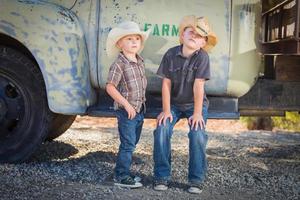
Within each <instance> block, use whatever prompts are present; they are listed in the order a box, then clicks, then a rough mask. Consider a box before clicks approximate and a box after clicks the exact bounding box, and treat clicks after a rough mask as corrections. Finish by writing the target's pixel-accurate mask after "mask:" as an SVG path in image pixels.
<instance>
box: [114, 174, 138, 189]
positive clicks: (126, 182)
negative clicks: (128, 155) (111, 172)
mask: <svg viewBox="0 0 300 200" xmlns="http://www.w3.org/2000/svg"><path fill="white" fill-rule="evenodd" d="M114 185H116V186H120V187H126V188H139V187H143V184H141V183H140V182H136V181H135V180H134V179H133V178H132V177H130V176H128V177H126V178H124V179H122V180H121V181H115V183H114Z"/></svg>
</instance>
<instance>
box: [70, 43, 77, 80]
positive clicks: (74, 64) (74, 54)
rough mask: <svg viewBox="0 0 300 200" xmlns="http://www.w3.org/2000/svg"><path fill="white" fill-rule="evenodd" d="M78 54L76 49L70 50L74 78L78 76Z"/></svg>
mask: <svg viewBox="0 0 300 200" xmlns="http://www.w3.org/2000/svg"><path fill="white" fill-rule="evenodd" d="M78 54H79V52H78V51H77V49H74V48H70V49H69V55H70V58H71V63H72V70H71V74H72V76H73V77H76V75H77V56H78Z"/></svg>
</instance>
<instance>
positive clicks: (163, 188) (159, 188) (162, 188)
mask: <svg viewBox="0 0 300 200" xmlns="http://www.w3.org/2000/svg"><path fill="white" fill-rule="evenodd" d="M168 188H169V187H168V186H165V185H158V186H155V187H154V188H153V189H154V190H156V191H166V190H167V189H168Z"/></svg>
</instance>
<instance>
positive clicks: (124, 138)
mask: <svg viewBox="0 0 300 200" xmlns="http://www.w3.org/2000/svg"><path fill="white" fill-rule="evenodd" d="M117 118H118V129H119V136H120V146H119V152H118V156H117V161H116V167H115V178H116V179H117V180H119V181H120V180H122V179H124V178H126V177H129V176H130V166H131V162H132V153H133V151H134V150H135V146H136V142H137V141H136V140H137V137H136V125H137V123H138V120H137V118H138V117H137V116H136V117H135V118H134V119H132V120H130V119H128V116H127V112H126V111H125V110H118V111H117Z"/></svg>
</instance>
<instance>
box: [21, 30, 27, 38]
mask: <svg viewBox="0 0 300 200" xmlns="http://www.w3.org/2000/svg"><path fill="white" fill-rule="evenodd" d="M22 34H23V36H24V38H25V39H26V38H28V33H27V32H24V31H22Z"/></svg>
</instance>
